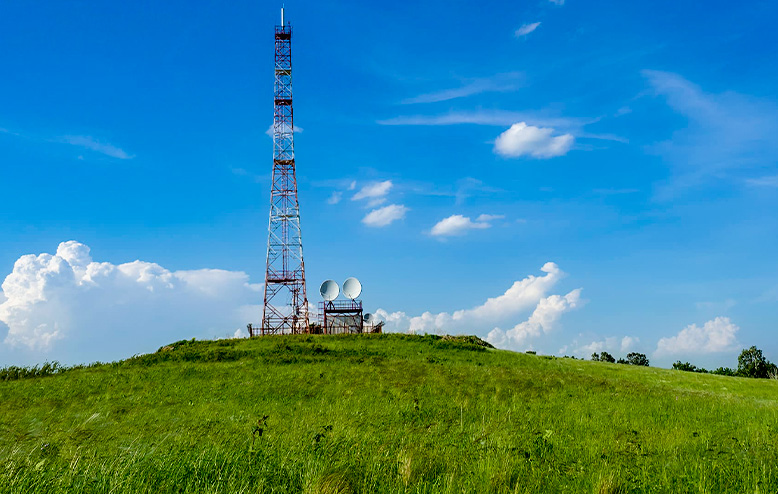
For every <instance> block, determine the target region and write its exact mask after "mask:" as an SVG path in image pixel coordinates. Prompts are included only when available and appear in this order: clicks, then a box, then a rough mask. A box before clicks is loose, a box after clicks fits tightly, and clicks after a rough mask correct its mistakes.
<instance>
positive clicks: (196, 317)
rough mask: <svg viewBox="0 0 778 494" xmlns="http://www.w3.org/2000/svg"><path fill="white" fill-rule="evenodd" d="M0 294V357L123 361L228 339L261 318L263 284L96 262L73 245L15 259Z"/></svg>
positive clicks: (217, 274)
mask: <svg viewBox="0 0 778 494" xmlns="http://www.w3.org/2000/svg"><path fill="white" fill-rule="evenodd" d="M2 294H3V296H2V298H0V324H4V325H5V326H7V328H8V331H7V334H6V335H5V338H4V339H3V340H2V344H0V351H1V352H2V353H3V354H4V355H6V354H9V353H8V352H9V351H13V352H15V356H17V355H16V353H18V354H19V355H18V357H19V358H21V357H22V356H23V355H26V358H28V359H30V360H32V361H33V362H39V361H41V360H42V359H59V360H61V361H63V362H68V363H76V362H89V361H94V360H103V361H105V360H113V359H118V358H125V357H128V356H131V355H132V354H134V353H142V352H149V351H154V350H156V348H157V347H159V346H161V345H163V344H165V343H169V342H170V341H175V340H178V339H182V338H192V337H215V336H224V335H225V334H232V333H233V332H234V331H235V330H236V329H240V328H243V327H244V326H245V325H246V323H248V322H250V321H256V319H257V318H258V314H260V313H261V306H259V305H257V301H258V300H259V299H260V298H261V285H256V284H252V283H250V282H249V279H248V275H246V274H245V273H243V272H234V271H225V270H220V269H199V270H192V271H169V270H167V269H165V268H163V267H162V266H160V265H159V264H156V263H152V262H145V261H133V262H129V263H124V264H118V265H116V264H112V263H109V262H95V261H93V260H92V257H91V253H90V249H89V247H87V246H86V245H84V244H81V243H78V242H75V241H70V242H63V243H61V244H60V245H59V247H58V248H57V252H56V254H54V255H51V254H40V255H34V254H29V255H24V256H22V257H20V258H19V259H18V260H17V261H16V263H15V264H14V268H13V271H12V272H11V273H10V274H9V275H8V276H6V278H5V281H4V282H3V284H2Z"/></svg>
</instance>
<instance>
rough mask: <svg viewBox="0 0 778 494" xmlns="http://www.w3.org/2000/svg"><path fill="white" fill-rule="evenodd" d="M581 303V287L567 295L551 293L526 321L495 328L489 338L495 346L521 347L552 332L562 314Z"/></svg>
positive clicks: (541, 300) (541, 301)
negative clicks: (504, 327)
mask: <svg viewBox="0 0 778 494" xmlns="http://www.w3.org/2000/svg"><path fill="white" fill-rule="evenodd" d="M580 305H581V289H580V288H577V289H575V290H573V291H571V292H570V293H568V294H567V295H564V296H562V295H551V296H550V297H545V298H542V299H540V301H539V302H538V305H537V306H536V307H535V310H534V311H532V314H531V315H530V316H529V319H527V320H526V321H523V322H520V323H519V324H517V325H516V326H514V327H513V328H512V329H509V330H507V331H503V330H501V329H500V328H494V329H493V330H491V331H490V332H489V335H488V336H487V340H488V341H489V342H491V343H492V344H493V345H495V346H500V347H508V348H520V347H521V345H523V344H526V343H527V342H528V340H530V339H532V338H537V337H538V336H540V335H542V334H544V333H548V332H550V331H551V330H552V329H554V327H555V325H556V323H557V321H559V318H560V317H562V314H564V313H565V312H568V311H570V310H573V309H576V308H578V307H579V306H580Z"/></svg>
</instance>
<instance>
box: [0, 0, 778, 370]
mask: <svg viewBox="0 0 778 494" xmlns="http://www.w3.org/2000/svg"><path fill="white" fill-rule="evenodd" d="M279 7H280V5H278V4H276V3H272V2H239V1H236V2H229V3H227V4H225V3H224V2H165V3H164V5H162V4H159V3H158V2H132V3H129V4H126V3H120V2H110V3H109V2H103V3H98V4H93V3H85V2H24V3H14V4H8V5H5V6H4V7H3V12H2V15H1V16H0V33H2V34H0V40H2V43H3V46H4V47H5V48H4V49H3V50H2V51H1V52H0V67H2V68H3V71H2V72H3V77H1V78H0V170H2V180H0V195H1V196H2V198H3V207H2V209H1V210H2V213H0V235H1V239H2V241H0V280H2V279H3V278H6V277H7V278H6V282H5V284H4V285H3V290H4V295H0V364H5V363H32V362H39V361H42V360H44V359H47V358H48V359H50V358H58V359H60V360H62V361H65V362H75V361H82V360H110V359H115V358H122V357H126V356H128V355H131V354H133V353H138V352H145V351H153V350H155V349H156V348H157V347H158V346H160V345H162V344H164V343H166V342H168V341H172V340H175V339H180V338H184V337H191V336H197V337H213V336H224V335H225V334H233V333H234V332H235V330H236V329H239V328H241V327H243V326H244V322H243V321H245V322H249V321H252V320H253V322H255V323H256V322H258V321H259V319H260V318H261V315H259V308H258V305H259V304H261V283H262V280H263V277H264V260H265V249H266V228H267V214H268V202H269V186H270V184H269V181H270V171H271V159H272V140H271V138H270V137H269V136H268V135H267V134H266V131H267V130H268V127H269V126H270V124H271V121H272V89H273V88H272V84H273V78H272V67H273V58H272V57H273V52H272V51H273V44H272V32H273V31H272V30H273V25H274V24H275V23H277V22H278V20H279V19H278V18H279ZM286 8H287V19H288V20H290V21H291V22H292V24H293V29H294V38H293V56H294V98H295V123H296V125H297V126H298V127H300V128H301V129H302V132H299V133H297V134H296V135H295V138H296V151H297V165H298V183H299V193H300V204H301V215H302V226H303V238H304V249H305V261H306V268H307V276H308V291H309V298H310V299H311V301H317V300H318V295H317V291H318V285H319V283H320V282H321V281H323V280H324V279H327V278H333V279H336V280H339V281H340V280H342V279H345V278H346V277H348V276H357V277H359V278H360V279H361V280H362V282H363V285H364V286H365V291H364V294H363V300H364V302H365V305H366V307H368V308H369V310H377V309H379V308H380V309H381V310H382V314H384V317H385V318H387V319H388V322H389V326H390V327H392V328H393V329H394V330H398V331H399V330H407V329H409V328H416V329H420V330H425V331H432V332H434V331H450V332H474V333H477V334H479V335H481V336H483V337H489V335H491V336H490V338H491V340H492V341H494V342H495V343H497V344H498V345H500V346H502V347H505V348H511V349H515V350H525V349H527V348H533V349H536V350H538V351H540V352H543V353H549V354H558V353H561V354H576V355H583V356H588V355H589V354H590V353H591V351H592V350H601V349H606V350H608V351H610V352H611V353H614V354H616V355H619V356H620V355H623V354H624V353H626V352H627V351H641V352H644V353H647V354H648V355H649V357H651V358H652V361H653V362H654V363H656V364H657V365H664V366H669V365H670V364H671V363H672V362H673V361H675V360H677V359H681V360H690V361H692V362H694V363H696V364H698V365H705V366H713V367H715V366H719V365H729V366H733V365H736V356H737V354H738V352H739V350H740V349H741V348H743V347H746V346H750V345H757V346H759V347H760V348H762V349H763V350H764V351H765V353H766V354H767V356H768V358H771V359H773V360H778V343H776V338H775V337H774V332H775V330H776V328H777V327H778V262H777V261H778V255H777V254H776V250H777V249H776V247H778V242H777V240H778V220H776V215H775V211H776V210H778V141H776V139H775V137H774V136H775V135H776V133H777V132H778V96H776V93H775V87H776V81H777V80H778V73H777V71H778V66H776V64H775V63H774V61H775V60H776V58H777V57H778V38H776V36H775V34H774V26H773V25H774V20H775V19H776V18H778V5H776V4H775V3H774V2H766V1H765V2H757V1H752V2H745V3H740V4H734V3H731V2H709V3H706V4H705V5H704V6H703V5H701V4H699V3H698V2H643V3H640V2H596V1H592V2H581V1H577V0H566V1H548V0H536V1H534V2H497V1H493V2H483V1H482V2H465V1H461V2H451V1H447V2H434V1H433V2H424V3H422V4H418V3H416V2H413V3H411V2H408V3H405V2H399V3H398V2H389V3H384V4H382V5H375V4H374V3H373V2H338V1H332V2H301V1H290V2H286ZM66 241H77V242H79V243H80V244H83V245H82V246H79V245H76V244H67V245H66V246H64V247H63V248H62V249H61V252H60V253H61V254H62V255H60V256H55V254H56V253H57V250H58V246H59V244H60V243H62V242H66ZM83 246H88V248H89V249H91V254H90V255H91V258H90V259H87V258H85V257H84V255H85V252H86V250H85V249H86V247H83ZM44 253H48V254H50V255H52V256H54V257H53V258H51V259H49V258H41V257H35V258H31V257H24V256H26V255H30V254H34V255H35V256H38V255H40V254H44ZM61 259H64V260H65V264H62V263H60V262H59V260H61ZM79 259H80V260H79ZM90 260H91V261H94V262H99V263H110V265H104V266H109V268H110V269H113V268H115V267H117V266H121V265H125V268H122V269H118V268H117V269H118V271H115V272H114V271H111V272H112V273H114V274H111V275H109V274H105V273H107V271H105V272H104V273H103V272H101V273H103V274H101V276H103V278H100V277H99V276H98V275H97V274H94V272H95V270H96V269H97V266H98V265H95V266H93V268H92V270H91V271H90V270H89V269H87V268H88V265H89V261H90ZM136 260H140V261H142V262H144V263H147V264H144V265H142V266H141V265H139V264H133V265H131V266H129V265H126V263H132V262H133V261H136ZM548 262H552V263H554V264H555V266H556V267H555V268H550V267H548V266H546V263H548ZM15 266H16V267H15ZM63 266H64V267H63ZM144 266H145V268H148V269H145V268H144ZM149 266H151V267H149ZM544 266H546V268H547V269H546V270H545V271H542V270H541V268H542V267H544ZM109 268H105V269H108V270H109V271H110V269H109ZM157 268H159V269H157ZM214 270H220V271H214ZM52 273H54V274H52ZM63 273H64V274H63ZM88 273H92V274H88ZM116 273H120V274H116ZM138 273H141V274H138ZM144 273H145V274H144ZM166 273H167V274H166ZM562 273H564V275H563V274H562ZM122 277H126V278H127V279H126V280H125V279H124V278H122ZM532 277H534V278H532ZM87 278H88V279H87ZM109 279H110V280H111V281H108V280H109ZM85 280H86V281H85ZM170 280H174V281H170ZM522 280H524V283H523V284H522ZM539 280H540V281H539ZM130 281H131V282H132V284H130ZM157 282H159V283H161V284H160V285H159V286H157V285H154V283H157ZM517 282H518V284H516V283H517ZM149 283H151V284H150V285H149ZM538 283H540V284H538ZM130 285H131V286H132V289H130V288H127V287H128V286H130ZM154 286H157V288H153V287H154ZM214 287H221V288H220V289H218V290H217V289H216V288H214ZM511 287H514V289H513V291H510V290H509V289H511ZM579 289H580V291H578V290H579ZM127 290H130V291H132V293H133V295H132V296H129V295H127V293H129V292H128V291H127ZM133 290H134V291H133ZM165 290H167V291H165ZM174 292H175V293H176V294H173V293H174ZM194 293H197V294H199V295H197V296H195V295H192V294H194ZM125 296H126V298H125ZM501 296H502V298H500V297H501ZM166 297H173V298H166ZM198 297H199V298H198ZM203 297H204V298H203ZM555 297H556V298H555ZM488 299H493V302H492V303H491V305H490V302H487V300H488ZM173 300H174V301H175V302H171V301H173ZM98 302H99V304H101V307H102V309H101V310H100V311H98V310H97V309H96V308H95V304H97V303H98ZM209 304H211V305H209ZM195 306H196V307H198V308H199V309H198V310H201V311H203V312H202V313H200V312H198V310H191V311H190V310H189V309H190V308H192V307H195ZM171 308H175V309H176V310H177V311H180V318H179V319H176V314H175V313H170V310H171ZM457 311H460V312H459V314H460V315H459V316H456V314H457V313H458V312H457ZM85 313H90V314H92V315H91V316H89V317H86V316H84V314H85ZM183 313H186V315H184V314H183ZM425 313H428V315H427V316H424V314H425ZM139 314H143V315H144V317H145V318H139V317H140V316H139ZM98 315H99V316H100V317H104V318H109V319H111V323H110V324H107V326H109V328H110V329H109V328H105V327H104V324H103V323H101V322H100V319H99V317H98ZM85 317H86V318H85ZM252 318H253V319H252ZM160 321H165V324H164V325H162V323H161V322H160ZM436 321H437V322H436ZM140 326H143V329H142V330H141V329H139V328H140ZM119 333H121V334H122V335H123V336H122V337H119V336H117V334H119Z"/></svg>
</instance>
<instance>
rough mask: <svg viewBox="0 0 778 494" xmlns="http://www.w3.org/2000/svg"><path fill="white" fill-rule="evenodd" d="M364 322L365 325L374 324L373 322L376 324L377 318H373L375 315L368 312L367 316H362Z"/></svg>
mask: <svg viewBox="0 0 778 494" xmlns="http://www.w3.org/2000/svg"><path fill="white" fill-rule="evenodd" d="M362 321H363V322H364V323H365V324H373V322H375V317H373V314H371V313H369V312H368V313H367V314H365V315H364V316H362Z"/></svg>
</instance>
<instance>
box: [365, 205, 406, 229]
mask: <svg viewBox="0 0 778 494" xmlns="http://www.w3.org/2000/svg"><path fill="white" fill-rule="evenodd" d="M408 211H409V208H407V207H405V206H403V205H402V204H390V205H388V206H384V207H382V208H379V209H374V210H372V211H370V212H369V213H367V215H366V216H365V217H364V218H362V223H364V224H365V225H367V226H372V227H382V226H387V225H389V224H390V223H392V222H394V221H396V220H399V219H402V218H404V217H405V213H407V212H408Z"/></svg>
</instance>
